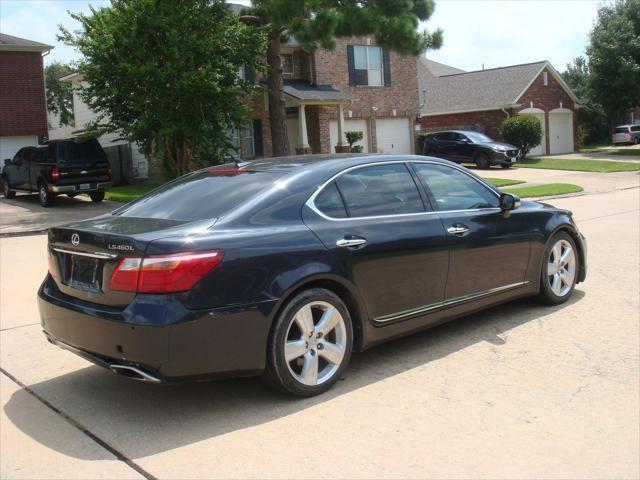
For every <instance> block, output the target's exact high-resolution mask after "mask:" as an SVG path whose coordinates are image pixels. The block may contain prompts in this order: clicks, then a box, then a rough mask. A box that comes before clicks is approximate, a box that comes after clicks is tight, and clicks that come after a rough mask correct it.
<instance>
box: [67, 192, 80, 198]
mask: <svg viewBox="0 0 640 480" xmlns="http://www.w3.org/2000/svg"><path fill="white" fill-rule="evenodd" d="M77 196H78V194H77V193H67V197H69V198H76V197H77Z"/></svg>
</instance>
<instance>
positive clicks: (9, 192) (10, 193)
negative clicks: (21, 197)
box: [2, 176, 16, 198]
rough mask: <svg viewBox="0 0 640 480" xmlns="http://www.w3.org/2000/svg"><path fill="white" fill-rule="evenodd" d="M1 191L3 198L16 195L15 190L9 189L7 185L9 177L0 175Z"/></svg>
mask: <svg viewBox="0 0 640 480" xmlns="http://www.w3.org/2000/svg"><path fill="white" fill-rule="evenodd" d="M2 193H3V194H4V198H14V197H15V196H16V192H14V191H13V190H11V187H10V186H9V178H8V177H7V176H3V177H2Z"/></svg>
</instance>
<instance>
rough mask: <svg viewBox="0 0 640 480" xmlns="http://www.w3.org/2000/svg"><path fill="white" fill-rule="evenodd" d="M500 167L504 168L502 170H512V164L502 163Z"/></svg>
mask: <svg viewBox="0 0 640 480" xmlns="http://www.w3.org/2000/svg"><path fill="white" fill-rule="evenodd" d="M500 167H502V168H504V169H505V170H506V169H507V168H511V164H510V163H501V164H500Z"/></svg>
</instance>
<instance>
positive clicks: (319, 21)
mask: <svg viewBox="0 0 640 480" xmlns="http://www.w3.org/2000/svg"><path fill="white" fill-rule="evenodd" d="M252 5H253V6H252V8H249V9H245V10H244V11H243V12H242V15H243V16H242V18H243V20H244V21H246V22H253V23H255V24H258V25H263V26H265V27H266V29H267V32H268V33H267V35H268V44H267V65H268V67H269V68H268V78H267V84H268V93H269V121H270V123H271V142H272V145H273V152H274V155H288V154H289V140H288V137H287V126H286V115H285V109H284V96H283V93H282V89H283V81H282V80H283V78H282V65H281V61H280V51H281V45H282V42H283V41H286V40H287V38H288V37H290V36H293V37H295V38H296V40H297V41H298V42H299V43H300V45H301V47H302V48H303V49H304V50H306V51H312V50H313V49H315V48H318V47H322V48H333V47H334V46H335V41H334V39H335V37H348V36H352V35H373V36H374V37H375V40H376V43H377V44H378V45H379V46H381V47H382V48H387V49H390V50H394V51H397V52H400V53H403V54H412V55H418V54H420V53H422V52H424V51H425V50H426V49H428V48H438V47H439V46H440V45H441V44H442V32H441V31H440V30H436V31H434V32H433V33H428V32H419V31H418V25H419V22H420V21H421V20H422V21H425V20H428V19H429V17H431V15H432V13H433V10H434V8H435V3H434V1H433V0H413V1H409V0H323V1H318V0H252Z"/></svg>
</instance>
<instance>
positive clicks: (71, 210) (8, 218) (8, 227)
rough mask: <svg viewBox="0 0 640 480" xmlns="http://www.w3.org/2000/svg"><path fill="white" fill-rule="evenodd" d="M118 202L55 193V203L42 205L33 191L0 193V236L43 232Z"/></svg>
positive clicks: (95, 213)
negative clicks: (11, 193)
mask: <svg viewBox="0 0 640 480" xmlns="http://www.w3.org/2000/svg"><path fill="white" fill-rule="evenodd" d="M121 205H122V204H121V203H118V202H106V201H105V202H100V203H93V202H92V201H91V200H90V199H89V197H85V196H84V195H80V196H78V197H75V198H69V197H67V196H66V195H59V196H58V197H56V204H55V206H53V207H50V208H43V207H42V206H40V201H39V199H38V195H36V194H34V195H28V194H22V193H18V194H17V195H16V197H15V198H13V199H12V200H8V199H6V198H4V196H2V197H0V236H9V235H28V234H31V233H39V232H44V231H45V230H46V229H47V228H49V227H54V226H56V225H62V224H64V223H69V222H73V221H77V220H83V219H85V218H90V217H95V216H97V215H102V214H103V213H107V212H110V211H111V210H115V209H116V208H118V207H119V206H121Z"/></svg>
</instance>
